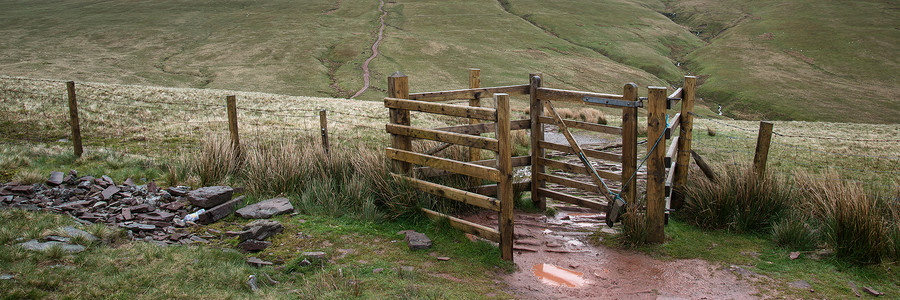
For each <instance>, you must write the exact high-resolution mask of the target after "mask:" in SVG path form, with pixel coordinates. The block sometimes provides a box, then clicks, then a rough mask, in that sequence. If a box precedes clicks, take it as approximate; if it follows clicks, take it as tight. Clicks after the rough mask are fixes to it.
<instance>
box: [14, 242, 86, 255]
mask: <svg viewBox="0 0 900 300" xmlns="http://www.w3.org/2000/svg"><path fill="white" fill-rule="evenodd" d="M19 246H20V247H22V248H24V249H25V250H31V251H42V252H43V251H47V250H50V248H52V247H60V248H62V249H63V250H64V251H66V252H68V253H78V252H81V251H84V250H85V248H84V246H81V245H72V244H66V243H62V242H56V241H49V242H43V243H41V242H38V241H37V240H30V241H27V242H24V243H21V244H19Z"/></svg>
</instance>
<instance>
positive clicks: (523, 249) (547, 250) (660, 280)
mask: <svg viewBox="0 0 900 300" xmlns="http://www.w3.org/2000/svg"><path fill="white" fill-rule="evenodd" d="M558 209H559V210H560V212H559V214H557V216H556V217H555V218H547V217H545V216H542V215H539V214H533V213H532V214H527V213H517V214H516V228H515V233H516V244H515V245H516V246H515V249H516V250H515V252H514V253H515V263H516V265H517V266H518V270H517V271H516V272H515V273H512V274H509V275H505V276H503V280H504V281H505V282H506V284H507V285H508V290H509V291H510V292H511V293H513V294H515V295H517V296H518V297H520V298H522V299H757V298H758V297H756V296H754V294H757V293H758V291H757V289H756V288H754V287H753V286H752V282H750V281H747V280H741V279H738V277H737V275H735V274H733V273H732V272H730V271H728V270H727V269H726V268H724V267H723V266H720V265H716V264H712V263H710V262H707V261H704V260H699V259H688V260H672V261H662V260H658V259H655V258H652V257H650V256H648V255H645V254H640V253H633V252H629V251H626V250H618V249H611V248H607V247H605V246H602V245H599V246H597V245H592V244H591V243H590V242H589V241H588V235H589V234H590V232H588V231H586V230H587V229H596V228H599V227H600V226H606V225H603V221H602V220H603V214H602V213H599V212H594V211H590V210H586V209H581V208H577V207H558ZM463 218H464V219H466V220H469V221H473V222H476V223H479V224H484V225H488V226H491V227H496V226H497V220H496V219H497V218H496V215H495V214H492V213H490V212H486V213H481V214H476V215H470V216H465V217H463ZM539 264H553V265H555V266H557V267H560V268H565V269H569V270H572V271H575V272H580V273H582V274H583V277H582V278H583V279H584V282H583V283H582V284H581V285H579V286H576V287H568V286H560V285H557V284H552V283H545V282H543V281H542V280H541V279H540V278H538V277H537V276H535V273H534V268H535V266H536V265H539Z"/></svg>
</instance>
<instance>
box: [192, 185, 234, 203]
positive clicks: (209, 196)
mask: <svg viewBox="0 0 900 300" xmlns="http://www.w3.org/2000/svg"><path fill="white" fill-rule="evenodd" d="M233 193H234V190H233V189H231V188H230V187H227V186H208V187H202V188H199V189H196V190H193V191H190V192H188V193H187V198H188V201H190V202H191V204H193V205H194V206H196V207H202V208H213V207H216V206H217V205H219V204H222V203H225V202H227V201H228V200H231V195H232V194H233Z"/></svg>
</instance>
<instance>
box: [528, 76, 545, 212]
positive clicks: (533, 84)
mask: <svg viewBox="0 0 900 300" xmlns="http://www.w3.org/2000/svg"><path fill="white" fill-rule="evenodd" d="M528 84H529V85H530V87H529V88H528V94H529V96H530V98H531V106H530V112H531V113H530V114H531V202H532V203H534V205H535V206H536V207H538V209H540V210H541V211H543V210H545V209H547V199H546V198H544V197H540V196H538V189H540V188H543V187H544V186H545V185H546V183H544V181H542V180H539V179H538V178H539V177H538V175H537V174H539V173H544V172H545V168H544V166H543V165H541V163H540V158H543V157H544V149H541V147H540V143H541V141H543V140H544V125H542V124H541V116H542V115H543V114H544V104H543V103H541V100H540V99H538V97H537V89H538V88H540V87H541V85H542V79H541V76H540V75H538V74H529V75H528Z"/></svg>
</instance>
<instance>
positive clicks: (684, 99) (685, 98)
mask: <svg viewBox="0 0 900 300" xmlns="http://www.w3.org/2000/svg"><path fill="white" fill-rule="evenodd" d="M696 95H697V77H694V76H685V77H684V87H682V94H681V119H680V122H681V124H680V125H679V128H680V129H679V133H678V136H679V138H678V154H677V155H676V158H675V181H674V182H673V186H672V203H671V204H672V209H680V208H681V206H683V205H684V194H682V193H683V191H682V190H681V189H683V188H684V186H685V185H686V184H687V177H688V170H690V169H691V168H690V166H691V141H692V140H693V132H694V115H693V113H694V99H695V97H696Z"/></svg>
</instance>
